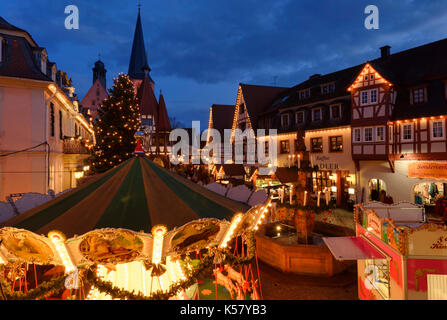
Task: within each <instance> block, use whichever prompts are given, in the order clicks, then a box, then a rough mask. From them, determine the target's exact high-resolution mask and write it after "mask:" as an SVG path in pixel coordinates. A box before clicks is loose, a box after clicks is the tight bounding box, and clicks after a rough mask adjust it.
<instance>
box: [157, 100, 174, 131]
mask: <svg viewBox="0 0 447 320" xmlns="http://www.w3.org/2000/svg"><path fill="white" fill-rule="evenodd" d="M155 125H156V128H157V130H160V131H170V130H171V123H170V121H169V117H168V110H167V109H166V103H165V99H164V98H163V95H162V94H161V93H160V99H159V100H158V113H157V122H156V124H155Z"/></svg>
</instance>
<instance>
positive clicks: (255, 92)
mask: <svg viewBox="0 0 447 320" xmlns="http://www.w3.org/2000/svg"><path fill="white" fill-rule="evenodd" d="M239 86H240V89H241V91H242V96H243V97H244V101H245V106H246V108H247V112H248V115H249V116H250V121H251V124H252V126H253V129H254V130H256V128H257V123H258V117H259V116H260V115H261V114H262V113H264V112H265V111H266V110H267V108H268V107H269V106H271V105H272V103H273V101H274V100H275V98H276V97H278V96H279V95H281V94H282V93H284V92H286V91H287V90H288V89H289V88H285V87H271V86H259V85H249V84H243V83H241V84H239Z"/></svg>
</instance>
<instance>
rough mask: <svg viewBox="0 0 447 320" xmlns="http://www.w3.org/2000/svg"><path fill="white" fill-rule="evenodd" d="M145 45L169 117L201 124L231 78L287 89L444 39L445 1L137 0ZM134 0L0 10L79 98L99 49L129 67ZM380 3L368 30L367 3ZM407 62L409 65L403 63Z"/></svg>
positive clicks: (27, 1) (81, 0) (112, 67)
mask: <svg viewBox="0 0 447 320" xmlns="http://www.w3.org/2000/svg"><path fill="white" fill-rule="evenodd" d="M141 2H142V11H141V14H142V22H143V28H144V29H143V30H144V37H145V41H146V50H148V54H149V65H150V66H151V68H152V73H151V74H152V78H153V79H154V80H155V82H156V92H157V93H158V91H159V90H160V89H162V90H163V94H164V96H165V99H166V103H167V107H168V112H169V116H171V117H172V116H174V117H176V118H177V119H178V120H180V121H182V122H183V123H184V124H185V125H186V126H189V127H190V126H191V121H192V120H201V121H202V126H206V125H207V120H208V116H209V107H210V106H211V105H212V104H213V103H217V104H234V103H235V100H236V93H237V86H238V83H240V82H243V83H251V84H264V85H272V84H274V82H275V79H276V84H277V85H281V86H293V85H295V84H297V83H299V82H301V81H303V80H305V79H307V78H308V77H309V76H310V75H312V74H315V73H323V74H324V73H329V72H333V71H337V70H339V69H343V68H346V67H349V66H352V65H355V64H359V63H362V62H365V61H367V60H370V59H374V58H376V57H378V56H379V54H380V52H379V47H381V46H383V45H390V46H391V47H392V49H391V51H392V52H397V51H401V50H405V49H408V48H411V47H415V46H418V45H422V44H425V43H428V42H432V41H436V40H439V39H442V38H445V37H447V3H446V1H445V0H414V1H413V0H401V1H398V0H395V1H394V0H393V1H391V0H388V1H378V0H373V1H363V0H350V1H329V0H327V1H322V0H320V1H315V0H303V1H298V0H274V1H272V0H257V1H255V0H194V1H193V0H163V1H154V0H141ZM137 3H138V2H137V0H135V1H122V0H108V1H105V0H95V1H93V0H88V1H87V0H70V1H65V0H64V1H62V0H20V1H6V0H2V1H1V3H0V15H1V16H2V17H3V18H5V19H6V20H7V21H9V22H10V23H12V24H13V25H16V26H17V27H19V28H22V29H25V30H27V31H28V32H29V33H30V34H31V35H32V36H33V38H34V39H35V40H36V41H37V43H38V44H39V45H40V46H41V47H45V48H46V49H47V51H48V55H49V58H50V60H51V61H54V62H56V63H57V66H58V68H59V69H63V70H64V71H66V72H67V73H68V74H69V76H70V77H72V78H73V81H74V85H75V87H76V89H77V91H76V92H77V93H78V95H79V97H80V99H82V98H83V96H84V95H85V94H86V92H87V90H88V89H89V87H90V86H91V84H92V71H91V68H92V67H93V63H94V62H95V61H96V60H97V59H98V54H99V53H100V54H101V57H102V58H101V59H102V60H103V61H104V63H105V64H106V68H107V70H108V80H107V81H108V86H109V87H110V85H111V82H112V77H113V76H116V75H117V74H118V73H119V72H127V70H128V63H129V56H130V52H131V43H132V39H133V33H134V29H135V22H136V18H137ZM70 4H74V5H77V6H78V7H79V10H80V29H79V30H66V29H65V28H64V20H65V17H66V15H65V14H64V9H65V6H67V5H70ZM369 4H373V5H376V6H377V7H378V8H379V10H380V29H379V30H366V29H365V27H364V20H365V18H366V16H367V15H366V14H364V10H365V7H366V6H367V5H369ZM409 67H411V66H409Z"/></svg>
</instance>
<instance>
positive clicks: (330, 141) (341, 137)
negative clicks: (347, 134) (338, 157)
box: [329, 136, 344, 153]
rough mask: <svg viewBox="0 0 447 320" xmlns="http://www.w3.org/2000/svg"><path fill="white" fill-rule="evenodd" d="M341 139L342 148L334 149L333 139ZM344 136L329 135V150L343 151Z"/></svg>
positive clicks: (334, 151) (333, 151) (331, 151)
mask: <svg viewBox="0 0 447 320" xmlns="http://www.w3.org/2000/svg"><path fill="white" fill-rule="evenodd" d="M334 138H335V139H337V140H338V139H339V138H340V139H341V150H334V149H333V148H332V147H333V145H332V139H334ZM336 142H337V141H336ZM343 151H344V150H343V136H330V137H329V152H330V153H343Z"/></svg>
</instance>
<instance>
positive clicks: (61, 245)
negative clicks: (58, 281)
mask: <svg viewBox="0 0 447 320" xmlns="http://www.w3.org/2000/svg"><path fill="white" fill-rule="evenodd" d="M48 238H49V239H50V240H51V242H52V243H53V244H54V246H55V247H56V250H57V253H58V254H59V257H60V258H61V260H62V263H63V264H64V267H65V273H66V274H69V273H72V272H73V271H75V270H76V267H75V265H74V264H73V262H72V261H71V258H70V255H69V254H68V251H67V248H66V247H65V236H64V235H63V234H62V233H61V232H57V231H51V232H50V233H49V234H48Z"/></svg>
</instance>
